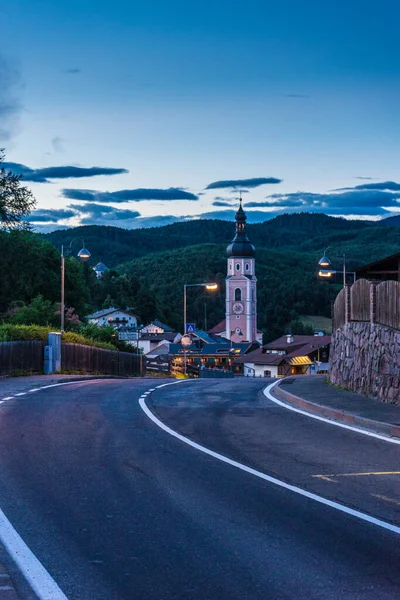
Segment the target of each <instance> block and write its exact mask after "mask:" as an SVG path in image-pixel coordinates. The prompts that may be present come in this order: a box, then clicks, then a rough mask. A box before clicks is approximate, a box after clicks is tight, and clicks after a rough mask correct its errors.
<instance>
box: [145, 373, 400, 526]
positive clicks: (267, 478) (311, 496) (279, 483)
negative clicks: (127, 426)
mask: <svg viewBox="0 0 400 600" xmlns="http://www.w3.org/2000/svg"><path fill="white" fill-rule="evenodd" d="M183 381H184V380H182V382H183ZM176 383H181V381H179V382H174V383H164V384H163V385H160V386H158V388H162V387H165V386H167V385H175V384H176ZM156 389H157V388H156ZM139 405H140V408H141V409H142V410H143V412H144V413H145V414H146V415H147V416H148V417H149V419H151V420H152V421H153V423H155V424H156V425H157V426H158V427H160V428H161V429H162V430H163V431H165V432H166V433H168V434H169V435H171V436H173V437H175V438H177V439H178V440H180V441H181V442H184V443H185V444H188V445H189V446H191V447H192V448H195V449H196V450H199V451H200V452H203V453H204V454H207V455H208V456H212V457H213V458H216V459H217V460H220V461H221V462H224V463H226V464H228V465H230V466H232V467H235V468H236V469H240V470H241V471H244V472H245V473H249V474H250V475H254V476H255V477H259V478H260V479H263V480H264V481H268V483H272V484H274V485H277V486H278V487H281V488H284V489H286V490H289V491H290V492H294V493H295V494H298V495H299V496H303V497H305V498H308V499H309V500H314V501H315V502H319V503H320V504H324V505H325V506H329V507H330V508H333V509H335V510H338V511H340V512H342V513H345V514H347V515H350V516H352V517H356V518H357V519H360V520H361V521H366V522H367V523H371V524H372V525H376V526H378V527H381V528H382V529H387V530H388V531H391V532H393V533H397V534H398V535H400V527H397V526H396V525H392V523H387V522H386V521H382V520H381V519H377V518H375V517H371V516H370V515H367V514H365V513H363V512H360V511H358V510H354V509H353V508H350V507H348V506H345V505H344V504H339V503H338V502H333V501H332V500H328V499H327V498H324V497H323V496H318V495H317V494H313V493H312V492H307V491H306V490H303V489H301V488H299V487H297V486H295V485H290V484H289V483H286V482H285V481H281V480H280V479H276V477H271V476H270V475H266V474H265V473H261V471H257V470H256V469H252V468H251V467H247V466H246V465H243V464H242V463H239V462H237V461H236V460H232V459H230V458H228V457H227V456H224V455H223V454H219V453H218V452H214V450H210V449H209V448H206V447H205V446H201V445H200V444H198V443H197V442H193V441H192V440H191V439H189V438H187V437H185V436H183V435H181V434H180V433H178V432H177V431H174V430H173V429H171V428H170V427H168V426H167V425H165V424H164V423H163V422H162V421H160V419H158V418H157V417H156V416H155V415H154V414H153V413H152V412H151V410H150V409H149V408H148V406H147V405H146V402H145V399H144V398H139Z"/></svg>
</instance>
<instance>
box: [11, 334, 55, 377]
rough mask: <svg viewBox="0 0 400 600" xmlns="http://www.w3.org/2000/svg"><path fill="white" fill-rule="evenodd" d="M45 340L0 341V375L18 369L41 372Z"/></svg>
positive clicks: (15, 371)
mask: <svg viewBox="0 0 400 600" xmlns="http://www.w3.org/2000/svg"><path fill="white" fill-rule="evenodd" d="M44 347H45V342H40V341H34V340H32V341H19V342H1V343H0V375H12V374H13V373H18V372H19V371H25V372H29V373H43V362H44V354H43V351H44Z"/></svg>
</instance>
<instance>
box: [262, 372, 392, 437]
mask: <svg viewBox="0 0 400 600" xmlns="http://www.w3.org/2000/svg"><path fill="white" fill-rule="evenodd" d="M278 383H279V381H274V383H271V384H270V385H269V386H268V387H266V388H265V390H264V396H266V397H267V398H268V400H271V402H274V403H275V404H277V405H278V406H281V407H282V408H286V409H287V410H291V411H293V412H296V413H299V414H300V415H304V416H305V417H309V418H310V419H316V420H317V421H322V422H323V423H329V425H334V426H335V427H341V428H342V429H349V430H350V431H355V432H356V433H362V434H363V435H367V436H369V437H373V438H377V439H378V440H383V441H384V442H390V443H391V444H400V439H399V438H391V437H389V436H386V435H382V434H380V433H374V432H373V431H368V430H367V429H361V428H360V427H354V426H353V425H346V424H345V423H340V422H339V421H333V420H332V419H327V418H326V417H320V416H319V415H313V414H312V413H309V412H307V411H305V410H302V409H301V408H296V407H294V406H290V405H289V404H285V402H281V400H278V399H277V398H275V396H272V394H271V393H270V392H271V390H272V388H273V387H275V386H276V385H277V384H278Z"/></svg>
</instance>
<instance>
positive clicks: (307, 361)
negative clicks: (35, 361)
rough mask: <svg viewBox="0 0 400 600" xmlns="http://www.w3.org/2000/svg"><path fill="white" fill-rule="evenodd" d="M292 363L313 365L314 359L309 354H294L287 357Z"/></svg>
mask: <svg viewBox="0 0 400 600" xmlns="http://www.w3.org/2000/svg"><path fill="white" fill-rule="evenodd" d="M287 360H288V362H289V364H290V365H312V364H313V361H312V360H310V359H309V358H308V356H294V357H293V358H288V359H287Z"/></svg>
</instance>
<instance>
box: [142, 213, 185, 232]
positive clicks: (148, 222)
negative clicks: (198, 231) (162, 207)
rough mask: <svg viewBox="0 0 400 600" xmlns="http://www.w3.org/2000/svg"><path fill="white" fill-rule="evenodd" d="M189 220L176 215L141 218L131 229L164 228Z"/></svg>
mask: <svg viewBox="0 0 400 600" xmlns="http://www.w3.org/2000/svg"><path fill="white" fill-rule="evenodd" d="M187 220H189V219H188V218H187V217H176V216H174V215H164V216H162V217H158V216H157V217H139V218H138V219H135V220H134V221H133V222H132V224H131V229H141V228H144V227H146V228H148V227H163V226H164V225H172V224H173V223H179V222H181V221H187Z"/></svg>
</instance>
